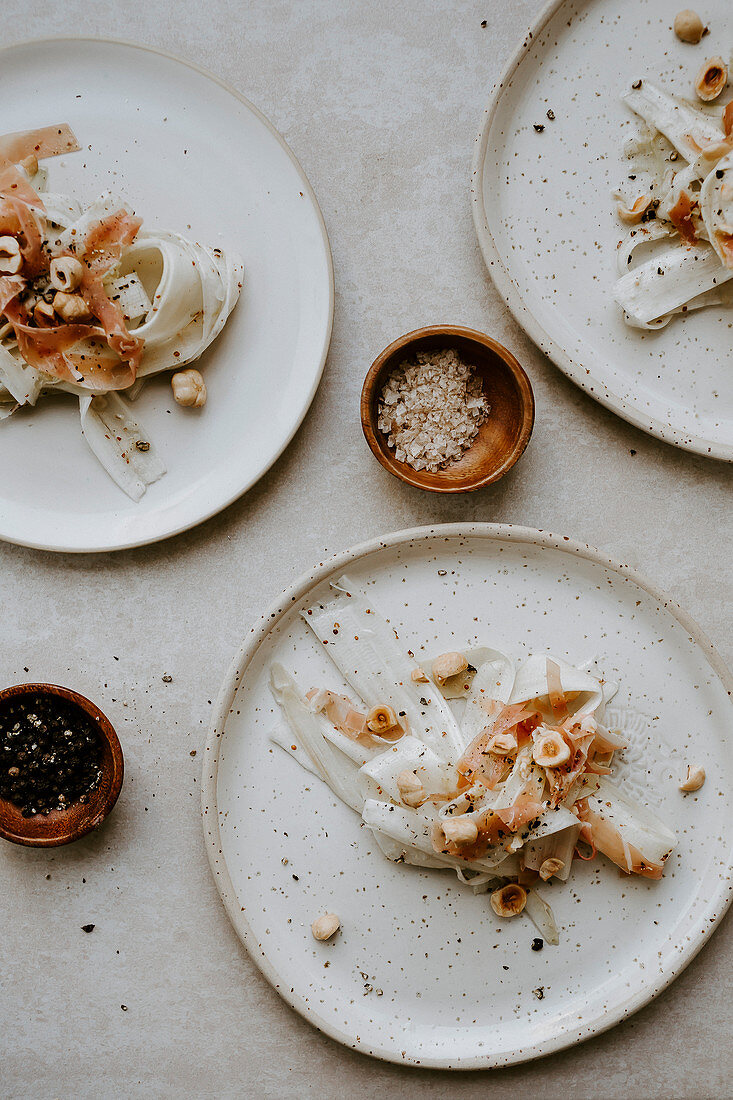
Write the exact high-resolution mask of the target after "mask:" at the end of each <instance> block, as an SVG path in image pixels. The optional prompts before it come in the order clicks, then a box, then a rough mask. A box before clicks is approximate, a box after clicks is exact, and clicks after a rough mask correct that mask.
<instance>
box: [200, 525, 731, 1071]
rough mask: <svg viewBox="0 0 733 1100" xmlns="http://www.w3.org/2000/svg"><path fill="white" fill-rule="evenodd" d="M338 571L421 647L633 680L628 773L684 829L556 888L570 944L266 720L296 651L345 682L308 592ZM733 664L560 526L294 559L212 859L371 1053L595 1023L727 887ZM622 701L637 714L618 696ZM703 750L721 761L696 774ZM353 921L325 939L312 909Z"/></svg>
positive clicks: (227, 899)
mask: <svg viewBox="0 0 733 1100" xmlns="http://www.w3.org/2000/svg"><path fill="white" fill-rule="evenodd" d="M343 572H346V574H347V575H348V577H349V578H350V580H351V582H352V583H354V584H356V585H358V586H362V587H364V586H366V587H367V589H368V592H369V596H370V602H373V604H374V605H375V606H376V607H377V608H378V609H379V610H380V611H382V613H383V614H385V615H386V616H387V617H388V618H389V619H390V621H391V622H392V624H393V626H394V627H395V629H396V630H397V631H398V633H399V635H400V638H401V639H403V641H404V642H405V644H407V645H409V646H410V648H411V649H412V650H413V652H414V653H415V655H416V656H417V658H418V660H419V659H420V655H421V654H425V652H426V651H429V652H432V654H435V653H436V652H440V651H441V650H442V649H455V648H460V647H462V646H465V645H467V644H470V643H475V642H476V641H477V640H479V641H480V642H481V643H482V644H487V645H490V646H495V647H497V648H499V649H501V650H503V651H504V652H507V653H510V654H514V655H516V656H518V657H521V655H522V654H525V653H527V652H528V651H535V652H537V651H539V652H542V651H547V650H550V651H553V652H554V653H556V654H559V655H561V656H565V657H567V658H568V659H570V660H571V661H573V662H576V663H581V662H585V661H590V662H595V663H596V664H595V667H596V668H597V669H599V670H600V671H601V672H602V673H604V674H605V675H606V676H607V677H611V678H613V679H615V680H618V681H619V683H620V685H621V687H620V691H619V694H618V696H617V697H616V699H615V700H614V703H613V705H614V707H615V708H616V709H617V717H619V720H621V719H623V721H624V727H625V729H626V731H627V736H628V738H629V746H628V748H627V749H626V750H625V752H624V756H625V758H626V759H625V762H624V763H623V764H621V765H619V768H618V771H619V772H620V775H621V777H620V779H619V782H622V783H624V784H626V787H627V790H629V791H631V792H632V794H633V795H634V797H638V798H639V799H643V800H644V801H645V802H646V803H647V804H648V805H649V806H651V807H652V808H653V809H654V810H655V811H656V812H657V813H658V814H659V815H660V816H661V817H662V818H663V820H665V821H667V822H668V823H669V824H670V825H671V826H672V827H673V828H674V830H675V832H676V834H677V838H678V846H677V848H676V850H675V852H674V854H673V855H672V857H671V858H670V860H669V863H668V864H667V868H666V872H665V875H664V878H663V879H662V880H661V881H660V882H650V881H649V880H647V879H641V878H638V877H630V878H626V877H623V876H621V875H620V874H619V871H618V869H617V868H615V867H614V866H613V865H612V864H610V863H607V862H606V861H605V860H604V859H603V858H602V857H601V858H599V859H598V860H596V861H594V862H591V863H582V862H579V863H577V864H574V867H573V872H572V874H571V877H570V881H569V882H568V883H567V884H566V885H561V884H560V885H557V886H554V887H552V888H548V891H547V895H548V896H547V900H548V901H549V902H550V904H551V905H552V908H553V910H554V912H555V915H556V918H557V921H558V925H559V928H560V944H559V946H557V947H551V946H549V945H545V947H544V949H543V950H541V951H533V950H532V940H533V938H534V936H536V934H537V933H536V930H535V929H534V928H533V926H532V925H531V924H530V923H529V921H527V920H526V919H524V918H519V919H516V920H513V921H500V920H497V918H496V917H495V916H494V915H493V913H492V911H491V908H490V906H489V904H488V899H487V897H486V896H485V895H483V896H474V895H473V894H471V892H470V891H468V890H467V889H466V888H465V887H462V886H460V885H459V883H458V881H457V879H456V878H455V876H454V875H453V874H452V873H451V872H450V871H448V872H440V871H432V870H431V871H423V870H419V869H417V868H415V867H409V866H401V865H397V864H393V863H390V862H388V861H387V860H386V859H385V858H384V857H383V856H382V854H381V853H380V851H379V850H378V848H377V846H376V844H375V843H374V840H373V839H372V838H371V835H370V833H369V831H368V829H366V828H365V827H363V826H361V824H360V819H359V818H358V817H357V816H356V815H355V814H354V813H353V812H352V811H351V810H349V809H347V808H346V807H345V806H344V805H343V804H342V803H340V802H338V801H337V800H336V799H335V797H334V796H333V795H332V794H331V792H330V790H329V789H328V788H327V787H326V786H325V785H324V784H323V783H322V782H321V781H320V780H319V779H318V778H316V777H315V776H313V775H312V774H310V773H309V772H307V771H305V770H304V769H303V768H301V766H300V765H299V763H298V762H297V761H296V760H294V759H292V758H291V757H290V756H289V755H286V754H285V753H284V752H283V751H282V750H281V749H280V748H279V747H278V746H276V745H275V744H273V743H272V742H271V740H270V737H271V734H272V732H273V730H274V728H275V727H276V726H277V725H278V724H279V723H280V722H281V718H280V716H279V714H278V713H275V710H276V708H275V706H274V704H273V700H272V697H271V695H270V693H269V690H268V677H269V668H270V665H271V662H272V661H273V660H278V661H281V662H282V663H283V664H284V665H285V666H286V667H287V668H288V669H290V670H291V671H292V672H293V674H294V675H295V676H296V678H297V680H298V683H299V684H300V685H301V687H302V689H303V690H304V691H305V690H307V689H308V688H310V687H311V686H314V685H320V686H328V687H331V688H333V689H334V690H336V691H342V690H344V689H345V685H344V684H343V682H342V681H341V680H340V677H339V675H338V674H337V673H336V670H335V667H334V666H331V665H330V662H329V660H328V658H327V657H326V656H325V652H324V649H323V647H322V646H321V645H319V644H318V643H316V642H315V641H314V638H313V635H312V634H311V633H310V632H309V630H308V627H307V626H306V625H305V623H304V622H303V621H302V620H301V618H300V617H299V610H300V609H301V608H302V607H304V606H307V605H308V604H309V603H312V602H314V601H316V602H317V601H318V599H319V598H321V597H323V596H325V595H326V594H327V593H328V590H329V588H328V586H329V580H332V579H335V578H337V577H338V576H340V575H341V574H342V573H343ZM730 688H731V677H730V675H729V674H728V673H727V672H726V671H725V669H724V667H723V665H722V663H721V661H720V658H719V657H718V656H717V654H716V653H715V651H714V650H713V647H712V646H711V644H710V642H709V641H708V640H707V639H706V638H705V636H704V635H703V634H702V632H701V631H700V629H699V628H698V627H697V626H696V625H695V623H693V622H692V621H691V619H690V618H689V616H687V615H686V614H685V613H684V612H683V611H682V610H681V609H680V608H679V607H677V606H676V605H675V604H674V603H673V602H672V601H671V600H670V599H669V598H668V597H666V596H665V595H664V594H663V593H661V592H660V591H659V590H658V589H656V588H655V587H654V586H653V585H652V584H650V583H649V582H647V581H645V580H643V579H642V578H641V577H639V576H638V575H637V574H636V573H634V572H633V571H632V570H630V569H628V568H626V567H625V566H623V565H621V564H619V563H618V562H615V561H613V560H611V559H609V558H608V557H606V556H604V555H603V554H601V553H599V552H598V551H596V550H593V549H591V548H589V547H587V546H583V545H581V544H579V543H575V542H572V541H571V540H570V539H568V538H564V537H560V538H556V537H554V536H552V535H549V534H545V533H542V532H540V531H534V530H531V529H528V528H521V527H511V526H502V525H494V524H449V525H447V526H445V527H440V528H437V529H430V528H419V529H415V530H412V531H403V532H401V533H398V534H393V535H388V536H386V537H384V538H382V539H379V540H374V541H372V542H370V543H367V544H365V545H363V546H359V547H356V548H355V549H354V550H350V551H348V552H346V553H343V554H340V555H338V556H337V557H335V558H333V559H331V560H330V561H328V562H326V563H325V564H321V565H319V566H318V567H317V568H316V569H314V570H313V571H312V572H310V573H308V574H306V575H305V576H303V577H302V578H301V579H300V580H299V581H297V582H296V583H295V584H294V585H293V586H292V587H291V588H289V589H287V590H286V591H285V592H283V593H282V595H281V596H280V597H279V598H278V599H277V600H276V601H275V603H273V604H272V605H271V606H270V607H269V608H267V609H266V610H265V611H264V613H263V615H262V617H261V619H260V620H259V621H258V622H257V623H255V624H254V626H253V627H252V628H251V630H250V631H249V633H248V634H247V636H246V638H245V640H244V643H243V645H242V648H241V651H240V652H239V653H238V654H237V656H236V658H235V660H234V663H233V665H232V666H231V668H230V670H229V672H228V674H227V676H226V679H225V681H224V684H223V687H222V690H221V694H220V696H219V700H218V703H217V707H216V714H215V718H214V722H213V726H212V728H211V731H210V733H209V737H208V741H207V745H206V752H205V760H204V768H203V789H202V809H203V825H204V833H205V837H206V843H207V848H208V854H209V860H210V863H211V867H212V870H213V873H214V876H215V879H216V882H217V885H218V888H219V890H220V892H221V896H222V898H223V900H224V903H225V905H226V908H227V911H228V913H229V916H230V918H231V920H232V923H233V925H234V927H235V929H236V931H237V933H238V934H239V936H240V937H241V939H242V940H243V941H244V943H245V944H246V946H247V947H248V949H249V951H250V953H251V955H252V958H253V959H254V961H255V962H256V963H257V965H258V966H259V967H260V969H261V970H262V971H263V973H264V974H265V976H266V977H267V978H268V980H269V981H270V982H271V983H272V985H273V986H274V988H275V989H276V990H277V992H278V993H279V994H280V996H281V997H283V998H284V999H285V1000H286V1001H287V1002H288V1003H289V1004H290V1005H292V1006H293V1007H294V1008H295V1009H297V1011H298V1012H300V1013H301V1014H302V1015H303V1016H304V1017H305V1018H306V1019H307V1020H309V1021H310V1022H311V1023H312V1024H314V1025H315V1026H316V1027H318V1028H320V1029H321V1030H322V1031H324V1032H326V1033H327V1034H329V1035H331V1036H333V1037H334V1038H335V1039H338V1040H339V1041H340V1042H342V1043H344V1044H346V1045H347V1046H350V1047H353V1048H354V1049H356V1050H360V1051H363V1052H364V1053H367V1054H371V1055H374V1056H376V1057H380V1058H385V1059H388V1060H390V1061H394V1062H398V1063H406V1064H411V1065H416V1066H417V1065H419V1066H433V1067H442V1068H452V1069H459V1068H460V1069H468V1068H479V1067H490V1066H500V1065H506V1064H508V1063H511V1062H519V1061H523V1060H525V1059H529V1058H534V1057H536V1056H538V1055H540V1054H545V1053H547V1052H549V1051H553V1050H558V1049H560V1048H562V1047H565V1046H568V1045H570V1044H571V1043H573V1042H576V1041H578V1040H580V1039H585V1038H587V1037H588V1036H590V1035H593V1034H596V1033H598V1032H600V1031H603V1030H604V1029H605V1028H608V1027H610V1026H611V1025H612V1024H614V1023H616V1022H617V1021H619V1020H621V1019H623V1018H624V1017H626V1016H628V1015H629V1014H630V1013H632V1012H634V1011H635V1010H637V1009H638V1008H640V1007H641V1006H642V1005H644V1004H646V1003H647V1002H648V1001H650V1000H651V999H652V998H653V997H654V996H656V995H657V994H658V993H659V992H660V991H661V990H663V989H664V988H665V987H666V986H667V985H668V984H669V983H670V982H671V981H672V979H673V978H674V977H675V976H676V975H677V974H679V973H680V971H681V970H682V969H683V968H684V967H685V966H686V965H687V963H689V961H690V960H691V959H692V958H693V956H694V955H695V954H696V952H697V951H698V950H699V949H700V947H701V946H702V945H703V943H704V942H705V940H706V939H708V937H709V936H710V935H711V933H712V932H713V930H714V928H715V926H716V924H717V922H718V921H719V920H720V918H721V916H722V915H723V913H724V911H725V909H726V907H727V905H728V902H729V900H730V895H729V890H730V879H729V873H730V868H731V841H730V834H729V830H728V823H729V822H730V820H731V818H730V813H731V807H730V796H731V789H733V762H732V761H731V756H730V750H729V747H728V746H727V737H728V732H729V730H730V718H731V707H730V699H729V697H728V692H729V691H730ZM624 716H625V717H624ZM688 763H694V764H702V765H703V766H704V767H705V768H706V771H707V781H706V783H705V785H704V786H703V787H702V789H701V790H700V791H698V792H697V793H696V794H692V795H689V794H688V795H684V794H683V793H682V792H681V791H680V790H679V787H678V784H679V782H680V776H682V775H684V774H685V771H686V766H687V764H688ZM328 911H331V912H335V913H336V914H338V915H339V916H340V918H341V921H342V930H341V931H340V933H339V934H338V936H337V937H336V938H335V939H334V940H332V941H329V943H327V944H323V943H317V942H316V941H315V940H314V939H313V938H312V936H311V931H310V924H311V921H312V920H313V919H314V917H316V916H317V915H319V914H321V913H324V912H328Z"/></svg>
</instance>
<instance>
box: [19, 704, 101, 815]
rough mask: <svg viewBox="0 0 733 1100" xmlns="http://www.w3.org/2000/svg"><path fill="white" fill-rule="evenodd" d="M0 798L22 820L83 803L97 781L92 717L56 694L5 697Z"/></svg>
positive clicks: (98, 744) (98, 750)
mask: <svg viewBox="0 0 733 1100" xmlns="http://www.w3.org/2000/svg"><path fill="white" fill-rule="evenodd" d="M0 751H2V753H3V769H2V771H0V797H2V798H5V799H7V800H8V801H9V802H13V803H14V804H15V805H16V806H18V807H20V810H21V813H22V814H23V816H24V817H32V816H33V815H34V814H39V813H42V814H48V813H50V812H51V811H52V810H63V809H66V807H67V806H69V805H71V804H72V803H74V802H76V801H78V800H79V799H80V798H84V799H85V800H86V798H87V796H88V794H89V792H90V791H93V790H94V789H95V788H96V787H97V786H98V785H99V782H100V779H101V777H102V771H101V767H100V765H101V760H102V742H101V739H100V737H99V734H98V732H97V730H96V728H95V726H94V724H93V721H92V719H91V718H90V717H89V716H88V715H87V714H86V713H85V712H84V711H83V710H81V709H80V708H79V707H76V706H74V705H73V704H72V703H69V702H67V701H66V700H65V699H59V698H57V697H55V696H46V695H27V696H18V697H11V698H9V699H8V700H7V701H6V702H5V703H4V704H3V706H2V707H0Z"/></svg>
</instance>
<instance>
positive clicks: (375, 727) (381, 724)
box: [367, 705, 399, 735]
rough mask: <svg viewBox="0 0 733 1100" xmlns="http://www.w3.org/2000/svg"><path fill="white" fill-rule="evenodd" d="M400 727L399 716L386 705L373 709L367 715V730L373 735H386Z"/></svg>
mask: <svg viewBox="0 0 733 1100" xmlns="http://www.w3.org/2000/svg"><path fill="white" fill-rule="evenodd" d="M398 725H399V723H398V721H397V715H396V714H395V712H394V711H393V710H392V708H391V707H388V706H386V705H383V706H377V707H372V709H371V710H370V711H369V713H368V714H367V729H368V730H370V731H371V733H376V734H379V735H381V734H384V733H389V731H390V730H393V729H396V727H397V726H398Z"/></svg>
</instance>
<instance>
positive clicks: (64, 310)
mask: <svg viewBox="0 0 733 1100" xmlns="http://www.w3.org/2000/svg"><path fill="white" fill-rule="evenodd" d="M53 308H54V309H55V310H56V312H57V313H58V315H59V317H60V318H61V320H62V321H67V322H68V323H69V324H83V323H84V322H86V321H91V319H92V315H91V313H90V312H89V308H88V306H87V304H86V302H85V301H84V299H83V298H82V296H81V294H67V293H66V292H65V291H63V290H59V291H57V292H56V294H54V297H53Z"/></svg>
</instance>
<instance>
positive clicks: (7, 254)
mask: <svg viewBox="0 0 733 1100" xmlns="http://www.w3.org/2000/svg"><path fill="white" fill-rule="evenodd" d="M22 266H23V256H22V254H21V251H20V245H19V244H18V242H17V240H16V239H15V237H0V275H17V274H18V272H19V271H20V269H21V267H22Z"/></svg>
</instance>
